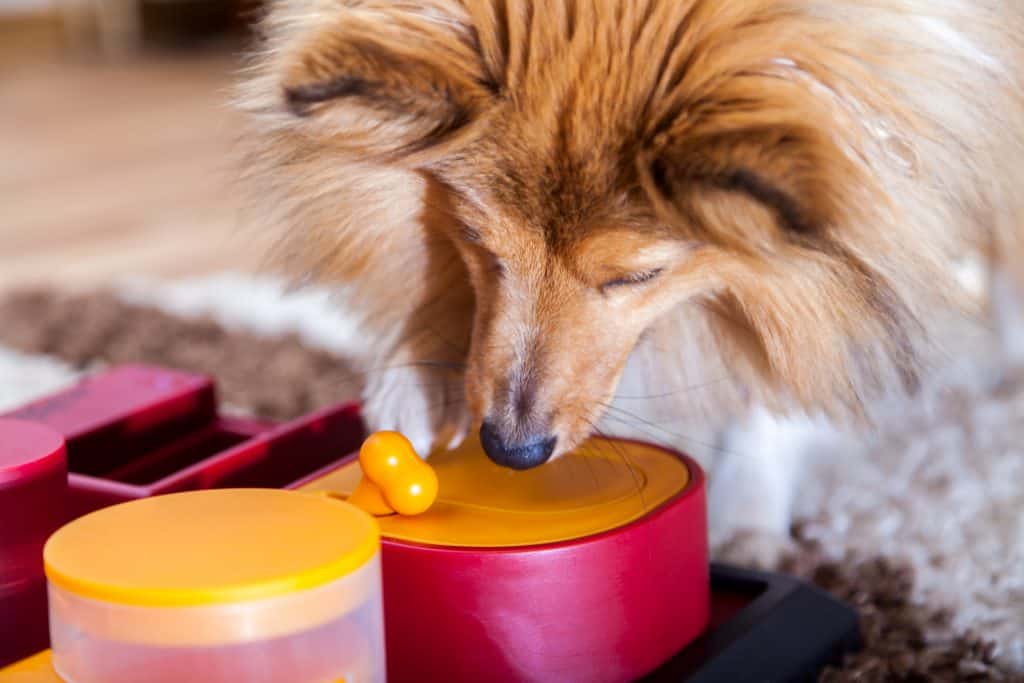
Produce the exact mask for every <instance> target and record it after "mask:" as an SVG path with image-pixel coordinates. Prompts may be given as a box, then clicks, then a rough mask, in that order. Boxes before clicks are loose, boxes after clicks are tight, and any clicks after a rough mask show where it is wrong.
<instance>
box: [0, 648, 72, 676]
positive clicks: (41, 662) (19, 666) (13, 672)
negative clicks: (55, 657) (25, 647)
mask: <svg viewBox="0 0 1024 683" xmlns="http://www.w3.org/2000/svg"><path fill="white" fill-rule="evenodd" d="M50 654H51V653H50V651H49V650H46V651H44V652H40V653H39V654H37V655H33V656H31V657H29V658H28V659H23V660H21V661H20V662H15V663H14V664H11V665H10V666H8V667H7V668H5V669H0V683H63V680H62V679H61V677H60V676H58V675H57V673H56V672H55V671H54V670H53V663H52V661H51V658H50Z"/></svg>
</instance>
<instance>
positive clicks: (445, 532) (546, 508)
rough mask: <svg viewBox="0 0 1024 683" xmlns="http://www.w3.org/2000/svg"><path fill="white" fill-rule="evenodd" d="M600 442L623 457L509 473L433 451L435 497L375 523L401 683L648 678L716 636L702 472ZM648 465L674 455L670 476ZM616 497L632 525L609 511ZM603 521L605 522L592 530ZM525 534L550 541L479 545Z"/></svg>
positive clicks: (642, 448) (349, 486)
mask: <svg viewBox="0 0 1024 683" xmlns="http://www.w3.org/2000/svg"><path fill="white" fill-rule="evenodd" d="M599 444H604V445H603V446H599ZM592 448H593V449H597V448H603V450H604V451H605V452H607V453H610V454H611V455H613V456H616V457H614V458H608V459H603V458H596V457H593V456H594V454H593V453H591V454H590V455H589V456H583V455H582V454H581V456H580V457H579V458H575V456H573V457H571V458H570V456H567V457H566V458H563V460H561V461H558V462H556V463H553V464H551V465H546V466H545V468H548V469H547V470H545V468H538V469H537V470H533V471H531V472H526V473H513V472H509V471H507V470H499V469H496V468H495V466H494V465H493V464H490V463H489V462H488V461H486V459H485V458H483V456H482V454H480V453H476V452H475V451H477V450H478V449H479V447H478V446H476V445H475V444H473V443H467V445H465V446H464V447H463V448H462V449H460V452H455V453H441V454H436V455H434V456H433V457H432V458H431V461H430V462H431V463H432V465H434V467H435V470H436V472H437V476H438V479H439V482H440V489H439V498H438V501H437V502H436V503H435V504H434V507H433V508H431V510H430V511H428V512H427V513H425V514H424V515H421V516H419V517H414V518H403V517H401V516H387V517H382V518H380V519H379V520H378V521H379V522H380V524H381V530H382V531H381V533H382V539H383V540H382V544H381V556H382V561H383V564H382V569H383V580H384V615H385V616H384V625H385V630H386V634H387V657H388V680H389V681H390V682H391V683H414V682H418V681H423V680H438V681H445V682H446V683H476V682H477V681H487V682H488V683H514V682H521V681H543V682H544V683H548V682H551V683H557V682H559V681H566V682H569V681H587V682H588V683H619V682H622V681H631V680H636V679H637V678H640V677H642V676H644V675H646V674H648V673H650V672H651V671H653V670H654V669H656V668H657V667H658V666H659V665H660V664H662V663H663V662H665V661H666V660H668V659H669V658H671V657H672V656H673V655H674V654H675V653H676V652H678V651H679V650H681V649H682V648H684V647H685V646H686V645H687V644H688V643H690V642H691V641H692V640H693V639H694V638H696V637H697V636H699V635H700V634H701V633H702V632H703V631H704V629H705V628H706V627H707V625H708V622H709V618H710V578H709V564H708V544H707V516H706V502H705V487H704V476H703V473H702V472H701V470H700V467H699V466H698V465H697V463H696V462H694V461H693V460H692V459H690V458H688V457H686V456H683V455H681V454H678V453H673V452H670V451H666V450H664V449H658V448H656V447H653V446H650V445H645V444H640V443H636V442H625V441H614V442H608V441H595V442H594V446H593V447H592ZM627 451H632V452H631V453H629V457H628V458H626V457H625V456H623V455H622V454H623V453H625V452H627ZM625 461H628V466H629V467H630V468H633V474H634V475H635V476H636V480H635V481H636V482H637V483H636V484H634V480H633V479H631V478H630V476H629V474H628V473H627V472H628V470H627V469H626V467H627V464H626V462H625ZM680 461H681V465H682V467H679V463H680ZM645 462H646V463H648V464H649V463H656V462H660V463H668V462H673V463H676V464H675V465H674V466H673V467H671V468H663V469H662V470H661V471H658V470H656V469H655V468H653V467H650V466H647V465H645V464H644V463H645ZM552 468H560V470H558V469H552ZM665 470H671V472H666V471H665ZM679 470H683V471H685V472H687V473H688V476H687V477H686V483H685V484H684V485H682V486H681V487H680V488H674V487H673V486H672V485H667V484H666V483H665V482H660V483H658V484H653V483H652V482H654V480H655V479H656V476H655V475H657V474H659V473H661V474H671V473H672V472H678V471H679ZM548 473H552V476H550V477H549V476H547V475H548ZM360 478H361V471H360V470H359V466H358V462H357V461H355V460H353V461H350V462H348V463H345V464H343V465H342V466H341V467H340V468H338V469H337V470H335V471H333V472H330V473H326V474H325V475H323V476H322V477H319V478H314V479H313V480H311V481H309V482H307V483H306V484H305V485H303V486H302V487H301V488H302V490H308V491H311V492H321V493H326V494H328V495H336V496H339V497H345V496H347V495H349V494H351V492H352V490H353V489H354V487H355V485H356V483H357V482H358V481H359V480H360ZM634 486H636V487H640V488H641V489H642V491H643V495H640V494H637V493H635V492H634V491H633V488H634ZM658 486H662V487H663V488H661V489H660V490H659V491H656V490H655V489H658ZM616 487H617V488H616ZM563 496H566V498H565V499H564V501H563V500H562V499H563ZM559 501H562V502H559ZM612 508H615V510H616V512H615V513H614V514H619V513H622V514H623V515H624V517H623V518H622V523H616V522H615V520H614V514H613V515H612V518H609V517H608V516H607V515H606V513H608V512H609V510H610V509H612ZM638 509H642V512H637V510H638ZM627 513H628V514H627ZM598 518H603V519H604V521H603V522H601V523H599V524H598V526H603V527H605V530H604V531H601V532H597V533H587V532H585V531H581V529H583V528H585V527H587V526H588V525H589V524H591V522H592V521H593V520H596V519H598ZM565 524H571V525H572V526H573V527H575V528H568V527H566V526H565ZM527 527H529V529H530V530H529V531H527V532H524V531H523V530H524V529H526V528H527ZM524 533H525V534H526V535H528V536H530V537H531V538H533V539H535V541H537V542H532V543H524V544H518V543H517V542H516V541H509V543H508V545H505V546H503V547H496V546H492V547H483V546H482V545H480V543H481V542H487V541H488V537H489V536H495V537H497V536H504V535H505V534H510V535H511V536H513V537H515V538H521V537H523V536H524ZM544 537H548V538H549V539H551V540H549V541H548V542H544V541H542V540H541V539H543V538H544ZM427 538H429V539H431V540H430V541H429V542H426V541H424V539H427Z"/></svg>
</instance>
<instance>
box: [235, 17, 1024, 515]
mask: <svg viewBox="0 0 1024 683" xmlns="http://www.w3.org/2000/svg"><path fill="white" fill-rule="evenodd" d="M240 102H241V104H242V106H243V108H244V109H245V110H246V111H247V112H248V114H249V117H248V120H249V122H250V126H249V127H248V129H247V130H246V131H245V135H244V141H245V145H246V149H247V152H248V154H247V161H246V170H247V173H246V177H247V178H248V180H249V181H250V187H251V188H252V189H253V196H254V202H255V204H254V206H256V207H257V208H258V210H259V214H260V216H261V217H262V218H264V219H266V220H267V221H268V223H270V224H273V225H274V226H275V229H277V230H279V231H280V234H281V235H283V240H282V250H281V254H282V255H283V257H284V262H285V263H286V264H287V266H288V267H289V268H290V269H292V272H295V273H297V274H300V275H301V276H302V277H304V278H309V279H311V280H314V281H317V282H320V283H325V284H327V285H330V286H332V287H334V288H336V290H337V291H338V292H339V300H340V302H341V305H344V306H346V307H347V308H348V310H349V311H350V312H352V313H354V314H356V315H358V317H359V319H360V321H361V323H362V325H363V327H364V333H365V334H366V335H367V337H368V338H369V339H370V340H372V344H371V345H370V346H371V351H370V353H368V354H367V357H366V358H364V359H362V360H363V362H364V363H365V367H366V369H367V374H366V378H367V379H366V382H365V390H364V392H365V411H366V415H367V418H368V420H369V422H370V425H371V426H372V427H374V428H390V429H399V430H401V431H403V432H404V433H405V434H407V435H408V436H409V437H410V438H411V439H412V440H413V442H414V443H415V445H416V446H417V447H418V448H419V449H421V451H423V452H426V451H428V450H430V449H431V448H445V447H448V446H450V445H452V444H453V443H457V442H458V441H459V440H460V439H461V438H462V437H463V436H464V435H465V434H466V433H467V432H469V431H476V430H479V436H480V440H481V442H482V445H483V447H484V449H485V450H486V452H487V454H488V455H489V457H490V458H491V459H493V460H494V461H495V462H497V463H499V464H501V465H504V466H507V467H510V468H513V469H525V468H531V467H536V466H538V465H541V464H543V463H545V462H547V461H549V460H551V459H553V458H557V457H558V456H559V455H561V454H563V453H565V452H566V451H568V450H570V449H572V448H574V447H576V446H577V445H579V444H580V443H581V442H582V441H583V440H584V439H586V438H587V437H588V436H590V435H592V434H601V433H613V434H628V435H632V436H641V437H643V438H646V439H648V440H655V441H662V442H668V443H670V444H671V445H674V446H677V447H680V448H682V449H684V450H687V451H691V452H696V453H698V454H700V453H701V452H703V456H702V457H703V458H704V460H705V463H706V464H707V465H708V467H709V468H710V469H711V476H712V482H713V484H712V491H713V492H714V491H715V490H716V484H715V483H714V482H715V476H716V474H715V469H716V467H718V465H716V463H717V461H718V460H720V459H721V458H715V457H714V456H715V453H716V452H718V451H720V450H721V451H725V452H730V453H732V457H733V460H732V461H731V464H730V463H729V462H726V463H725V466H724V471H727V472H733V474H732V475H729V476H727V477H726V478H725V479H724V480H721V482H720V483H719V484H718V485H717V490H720V491H721V494H720V495H718V496H717V498H718V499H720V500H722V501H724V504H732V505H733V507H734V509H736V510H739V511H740V512H738V513H736V514H730V513H729V512H728V511H726V510H724V509H723V510H722V511H721V512H716V511H715V510H714V509H712V519H713V520H715V519H719V520H725V519H728V520H730V521H729V523H728V526H730V528H733V529H742V528H743V527H749V528H752V529H767V530H768V531H769V532H772V533H777V534H782V533H783V532H784V531H785V529H786V525H787V519H786V510H787V509H788V501H789V499H790V497H791V496H792V494H793V490H794V483H793V482H794V479H793V476H791V475H793V474H794V471H795V470H797V469H799V467H800V465H799V463H798V462H797V461H794V460H792V459H790V458H787V455H786V454H787V451H788V450H789V448H790V445H791V440H787V439H783V440H782V441H781V442H780V441H778V435H779V434H784V433H787V430H789V431H792V430H793V429H797V431H799V430H800V429H801V428H799V427H794V426H793V425H798V424H799V423H800V420H807V421H809V422H814V421H816V420H818V418H817V417H815V416H817V415H824V416H827V417H828V419H830V420H850V421H851V423H853V424H857V421H858V420H859V419H860V418H864V417H865V416H868V415H869V413H870V406H871V405H872V403H873V402H874V401H876V400H878V398H879V397H881V396H886V395H889V394H891V393H893V392H913V391H914V390H915V389H916V387H917V386H918V385H919V384H920V382H921V381H922V379H923V378H924V376H925V373H927V371H928V370H929V369H930V368H931V367H933V366H934V364H935V358H937V357H938V356H936V355H935V352H936V349H941V347H942V339H943V333H944V331H945V329H946V327H947V324H948V323H949V321H950V320H953V319H955V318H956V316H957V315H961V314H964V313H966V315H967V316H974V315H981V314H983V313H984V312H985V311H995V312H996V313H999V314H1000V315H999V317H1000V320H1001V322H1002V324H1003V325H1004V328H1005V330H1006V331H1005V334H1006V338H1007V339H1011V338H1013V337H1014V336H1015V335H1017V334H1019V331H1020V325H1019V323H1017V322H1016V320H1017V317H1018V314H1019V307H1018V306H1017V305H1016V304H1015V303H1013V302H1014V301H1015V299H1014V298H1013V295H1012V293H1013V292H1015V291H1016V290H1017V289H1018V288H1019V285H1020V283H1021V282H1022V278H1021V276H1020V271H1019V270H1017V268H1018V267H1020V266H1021V264H1024V252H1022V250H1021V232H1022V231H1021V226H1022V224H1024V188H1022V187H1021V186H1020V185H1021V183H1022V182H1024V3H1021V2H1016V1H1014V0H944V1H943V2H928V1H925V0H737V1H733V2H723V1H722V0H279V1H278V2H276V3H275V4H273V6H272V8H271V10H270V11H269V12H268V14H267V16H266V18H265V20H264V21H263V23H262V47H261V49H260V50H259V51H258V53H257V54H256V55H255V57H254V59H253V62H252V65H251V68H250V70H249V71H248V73H247V75H246V77H245V78H244V82H243V84H242V86H241V96H240ZM968 257H976V258H977V259H978V260H979V262H981V263H984V264H985V265H986V266H987V269H986V271H985V272H987V273H991V277H989V278H988V279H987V281H986V282H987V284H991V285H992V286H986V287H983V288H981V289H982V290H983V292H982V293H981V295H979V292H978V291H970V288H965V287H964V286H962V282H961V281H960V280H958V278H957V277H956V272H957V267H958V265H959V264H960V262H961V261H963V260H964V259H965V258H968ZM975 289H977V288H975ZM986 292H987V293H989V294H992V293H997V294H999V295H1000V296H1001V297H1003V298H1002V299H1000V300H999V301H997V302H996V304H997V305H993V304H992V302H991V301H989V296H988V295H986V294H985V293H986ZM1007 297H1009V298H1007ZM1008 302H1010V303H1008ZM750 415H753V416H754V417H753V418H748V417H747V416H750ZM804 415H810V416H812V417H809V418H803V417H800V416H804ZM737 421H739V422H740V423H743V422H744V421H746V423H747V424H754V425H760V426H758V427H756V429H755V434H757V435H758V436H757V438H746V439H740V440H739V441H737V442H736V443H734V444H733V446H735V448H719V446H720V445H721V444H722V441H721V439H720V438H719V435H721V434H723V433H727V432H728V430H729V428H730V425H733V424H736V423H737ZM686 425H689V426H686ZM693 425H697V426H698V427H700V431H701V432H703V435H695V432H694V431H693V429H694V427H693ZM765 430H767V431H765ZM773 435H774V436H773ZM773 439H774V440H773ZM741 442H742V443H741ZM773 443H784V444H786V446H785V447H784V448H783V447H777V446H773ZM716 444H718V446H716ZM725 460H726V461H728V460H729V456H727V457H725ZM718 469H722V468H721V467H719V468H718ZM737 472H739V473H740V474H736V473H737ZM723 476H724V475H723ZM742 482H746V483H745V484H744V483H742ZM811 485H812V484H811ZM715 499H716V498H715V496H714V493H713V506H714V505H715V503H714V500H715Z"/></svg>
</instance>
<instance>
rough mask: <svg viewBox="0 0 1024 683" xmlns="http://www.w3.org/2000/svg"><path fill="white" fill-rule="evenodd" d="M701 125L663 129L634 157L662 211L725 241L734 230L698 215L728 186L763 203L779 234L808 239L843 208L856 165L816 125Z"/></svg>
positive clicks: (819, 236)
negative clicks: (674, 132)
mask: <svg viewBox="0 0 1024 683" xmlns="http://www.w3.org/2000/svg"><path fill="white" fill-rule="evenodd" d="M709 128H710V130H703V131H700V130H698V131H694V132H693V133H692V134H691V133H688V132H682V133H680V134H679V135H678V136H676V135H672V134H666V135H663V136H661V139H660V140H658V142H657V143H656V144H655V145H654V146H653V147H654V150H653V151H652V152H651V153H649V154H647V155H646V156H645V157H643V158H642V159H641V162H640V163H641V167H640V175H641V178H642V179H643V181H644V184H645V185H646V186H647V190H648V194H649V196H651V197H653V198H654V201H655V203H656V204H657V205H658V206H659V207H660V208H661V209H662V210H663V211H665V212H668V213H675V214H677V215H678V214H680V213H682V214H685V217H686V219H687V220H688V221H689V222H691V223H692V222H693V221H694V220H696V221H697V222H698V223H700V225H699V228H700V229H703V230H707V231H710V232H712V233H714V232H717V231H719V230H723V231H724V234H720V235H718V237H720V238H722V239H726V240H729V241H733V239H735V238H738V237H741V235H737V234H736V231H735V230H733V229H732V227H733V226H728V225H721V224H717V225H716V221H715V220H714V219H713V218H709V217H707V216H704V215H702V214H704V213H705V209H704V207H702V202H705V201H707V200H708V199H709V198H713V197H720V196H722V195H723V194H734V195H736V196H737V197H740V198H743V199H746V200H749V201H752V202H755V203H756V204H757V205H759V206H760V207H762V208H763V209H767V211H768V213H767V214H766V215H770V216H772V217H773V219H774V220H773V221H772V222H773V223H774V226H773V227H774V228H775V232H777V233H778V234H780V235H781V236H782V237H783V238H787V239H791V240H794V241H797V242H800V243H803V244H805V245H813V244H815V243H820V241H822V240H823V239H824V238H825V236H826V234H827V232H828V230H829V228H830V226H831V225H833V224H834V222H835V221H836V220H837V217H838V215H839V214H840V213H842V212H846V211H847V210H849V209H850V208H851V207H850V200H851V199H852V198H851V197H850V196H849V194H848V188H850V187H851V185H852V186H854V187H856V184H855V183H854V182H853V181H855V179H856V178H857V177H858V176H859V169H857V168H856V167H855V165H854V164H853V163H851V160H850V159H849V158H848V157H847V155H845V154H844V153H843V152H842V150H841V149H840V147H839V145H838V144H837V143H836V141H835V140H834V139H831V138H829V137H828V136H827V135H826V134H825V133H823V132H822V131H821V130H820V129H818V128H816V127H814V126H812V125H809V124H807V123H804V122H798V121H786V122H773V123H770V124H766V125H761V124H752V125H749V126H743V127H739V128H736V129H731V128H732V127H731V126H729V125H726V126H723V128H724V129H723V130H715V129H714V128H715V126H709ZM742 237H743V238H744V239H749V238H750V234H749V233H747V234H743V235H742ZM730 238H733V239H730ZM733 246H738V247H742V246H743V245H742V244H735V245H733Z"/></svg>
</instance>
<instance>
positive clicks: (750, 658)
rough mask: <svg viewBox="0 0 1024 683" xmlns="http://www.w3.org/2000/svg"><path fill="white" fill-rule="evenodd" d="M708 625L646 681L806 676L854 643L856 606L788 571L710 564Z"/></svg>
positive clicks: (734, 681)
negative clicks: (710, 608) (710, 596)
mask: <svg viewBox="0 0 1024 683" xmlns="http://www.w3.org/2000/svg"><path fill="white" fill-rule="evenodd" d="M711 591H712V617H711V627H710V628H709V629H708V632H707V633H705V634H704V635H703V636H701V637H700V638H699V639H698V640H696V641H694V642H693V643H692V644H691V645H690V646H689V647H687V648H686V649H684V650H683V651H681V652H680V653H679V654H678V655H676V656H675V657H674V658H672V659H671V660H669V661H668V662H666V663H665V664H664V665H663V666H662V667H661V668H660V669H658V670H657V671H655V672H654V673H653V674H651V675H650V676H648V677H647V678H645V679H644V681H648V682H649V683H669V682H673V683H681V682H683V681H686V682H687V683H744V682H746V681H758V682H759V683H760V682H766V681H768V682H770V681H814V680H817V678H818V675H819V674H820V672H821V671H822V669H824V668H825V667H826V666H828V665H830V664H836V663H838V662H839V661H840V660H841V659H842V657H843V655H845V654H847V653H849V652H853V651H855V650H857V649H859V648H860V647H861V640H860V628H859V623H858V618H857V613H856V612H855V611H854V610H853V608H851V607H850V606H849V605H846V604H844V603H842V602H840V601H839V600H837V599H835V598H833V597H832V596H831V595H829V594H828V593H826V592H825V591H823V590H821V589H819V588H817V587H816V586H812V585H810V584H808V583H805V582H803V581H801V580H799V579H797V578H794V577H792V576H786V575H784V574H771V573H766V572H756V571H750V570H746V569H739V568H736V567H730V566H725V565H712V567H711Z"/></svg>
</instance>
